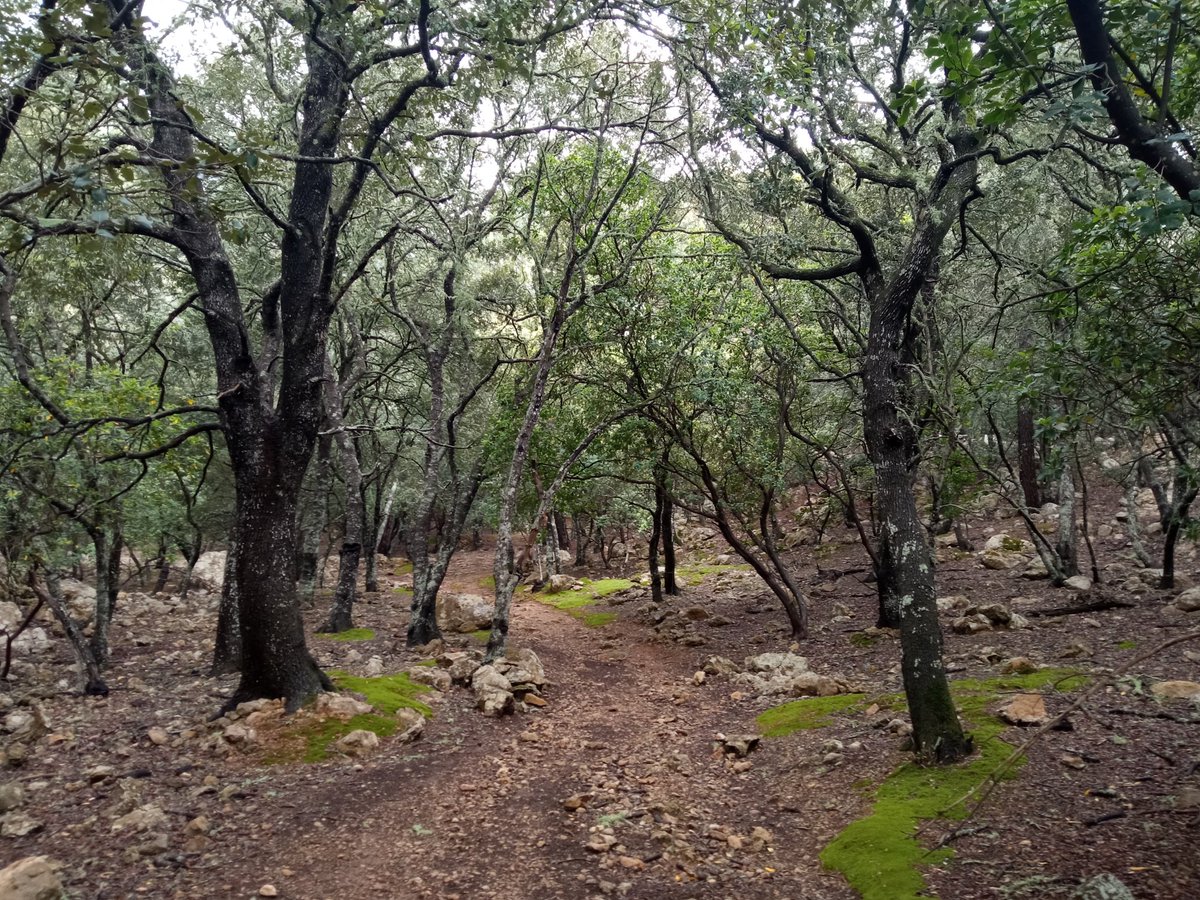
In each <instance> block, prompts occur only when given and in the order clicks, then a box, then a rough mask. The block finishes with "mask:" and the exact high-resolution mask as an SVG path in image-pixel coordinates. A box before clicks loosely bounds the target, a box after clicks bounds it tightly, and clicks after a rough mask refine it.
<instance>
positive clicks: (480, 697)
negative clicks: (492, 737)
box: [471, 665, 514, 716]
mask: <svg viewBox="0 0 1200 900" xmlns="http://www.w3.org/2000/svg"><path fill="white" fill-rule="evenodd" d="M512 687H513V686H512V682H510V681H509V680H508V679H507V678H505V677H504V675H502V674H501V673H500V672H499V671H497V669H496V667H495V666H491V665H488V666H480V667H479V668H478V669H476V670H475V674H474V675H472V676H471V688H472V690H474V691H475V705H476V706H477V707H478V708H479V709H480V710H482V711H483V714H484V715H485V716H502V715H504V714H505V713H510V712H512V711H513V705H514V700H513V693H512Z"/></svg>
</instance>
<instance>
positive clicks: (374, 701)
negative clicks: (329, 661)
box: [329, 672, 433, 731]
mask: <svg viewBox="0 0 1200 900" xmlns="http://www.w3.org/2000/svg"><path fill="white" fill-rule="evenodd" d="M329 675H330V677H331V678H333V683H334V684H336V685H337V686H338V687H339V688H341V689H342V690H344V691H355V692H357V693H359V694H362V695H363V696H364V697H366V698H367V702H368V703H370V704H371V705H372V706H373V707H375V708H376V709H377V710H379V711H380V712H381V713H383V714H384V715H388V716H392V715H395V714H396V710H398V709H415V710H416V711H417V712H419V713H420V714H421V715H423V716H425V717H426V718H429V717H431V716H432V715H433V710H432V709H431V708H430V707H429V706H428V705H427V704H425V703H422V702H421V701H420V700H418V699H417V697H418V695H420V694H426V693H428V692H429V691H430V690H432V689H431V688H430V687H429V686H428V685H425V684H417V683H416V682H415V681H413V680H412V679H410V678H409V677H408V676H407V675H405V674H404V673H403V672H401V673H400V674H398V675H380V676H379V677H378V678H356V677H355V676H353V675H348V674H347V673H345V672H330V673H329ZM351 730H352V731H353V729H351Z"/></svg>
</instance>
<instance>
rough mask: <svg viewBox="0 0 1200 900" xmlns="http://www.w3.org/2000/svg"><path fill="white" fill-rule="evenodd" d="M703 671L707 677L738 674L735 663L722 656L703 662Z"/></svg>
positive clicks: (711, 657) (712, 657)
mask: <svg viewBox="0 0 1200 900" xmlns="http://www.w3.org/2000/svg"><path fill="white" fill-rule="evenodd" d="M704 671H705V672H706V673H707V674H709V675H735V674H737V672H738V667H737V663H735V662H734V661H733V660H732V659H726V658H725V657H724V656H710V657H709V658H708V659H706V660H705V661H704Z"/></svg>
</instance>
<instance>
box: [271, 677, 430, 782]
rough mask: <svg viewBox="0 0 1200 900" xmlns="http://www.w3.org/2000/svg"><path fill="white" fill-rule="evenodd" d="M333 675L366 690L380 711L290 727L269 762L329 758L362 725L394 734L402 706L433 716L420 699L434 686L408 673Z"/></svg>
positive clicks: (348, 687)
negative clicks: (365, 675) (413, 677)
mask: <svg viewBox="0 0 1200 900" xmlns="http://www.w3.org/2000/svg"><path fill="white" fill-rule="evenodd" d="M430 662H432V660H430ZM329 676H330V677H331V678H332V679H333V682H334V684H335V685H337V686H338V687H339V688H341V689H342V690H346V691H356V692H357V693H359V694H362V695H363V696H364V697H366V698H367V702H368V703H370V704H371V705H372V706H374V707H375V709H376V710H378V712H370V713H364V714H363V715H360V716H354V717H353V718H351V719H349V720H348V721H345V722H343V721H342V720H341V719H326V720H324V721H322V722H317V721H310V722H306V723H305V724H304V725H303V726H301V727H299V728H291V729H288V730H287V731H286V732H285V733H284V734H283V735H282V740H281V742H280V743H279V745H278V746H276V747H275V749H274V750H272V752H270V753H269V754H267V756H266V757H265V758H264V762H266V763H267V764H268V765H277V764H280V763H292V762H306V763H316V762H322V761H323V760H325V759H328V758H329V755H330V753H331V752H332V749H331V748H332V747H333V744H334V742H336V741H337V740H338V738H340V737H343V736H345V735H347V734H349V733H350V732H352V731H358V730H360V729H361V730H364V731H373V732H375V734H377V735H379V736H380V737H381V738H386V737H391V736H392V735H393V734H395V732H396V724H397V723H396V718H395V716H396V711H397V710H399V709H415V710H417V712H419V713H420V714H421V715H423V716H425V717H426V718H430V717H432V716H433V710H432V709H431V708H430V707H429V706H428V705H427V704H425V703H422V702H421V701H420V700H418V699H417V696H418V695H420V694H423V693H426V692H427V691H429V690H431V688H429V687H428V686H426V685H423V684H417V683H416V682H414V681H411V680H409V677H408V676H407V675H403V674H400V675H383V676H380V677H379V678H355V677H354V676H352V675H349V674H348V673H346V672H338V671H333V672H330V673H329Z"/></svg>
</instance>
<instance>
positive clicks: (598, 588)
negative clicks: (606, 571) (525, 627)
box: [533, 578, 633, 628]
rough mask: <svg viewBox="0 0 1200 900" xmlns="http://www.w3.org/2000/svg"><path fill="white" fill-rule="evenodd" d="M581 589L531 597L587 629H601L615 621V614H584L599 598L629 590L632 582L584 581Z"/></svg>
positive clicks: (615, 580)
mask: <svg viewBox="0 0 1200 900" xmlns="http://www.w3.org/2000/svg"><path fill="white" fill-rule="evenodd" d="M581 585H582V586H581V587H580V588H579V589H578V590H574V591H561V592H560V593H557V594H546V593H537V594H534V595H533V597H534V599H535V600H537V601H538V602H539V603H544V604H545V605H546V606H553V607H554V608H555V609H561V610H562V611H563V612H567V613H570V614H571V615H572V616H574V617H575V618H576V619H579V620H580V621H581V622H583V624H584V625H586V626H588V627H589V628H603V627H604V626H605V625H607V624H609V623H610V622H612V621H613V620H614V619H616V617H617V616H616V614H615V613H609V612H586V611H585V610H587V609H588V607H590V606H591V605H592V604H593V603H595V602H596V601H597V600H599V599H600V598H601V597H607V596H608V595H609V594H616V593H619V592H620V591H626V590H629V588H631V587H633V582H632V581H629V580H627V579H625V578H602V579H601V580H599V581H588V580H586V579H585V580H584V581H582V582H581Z"/></svg>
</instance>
